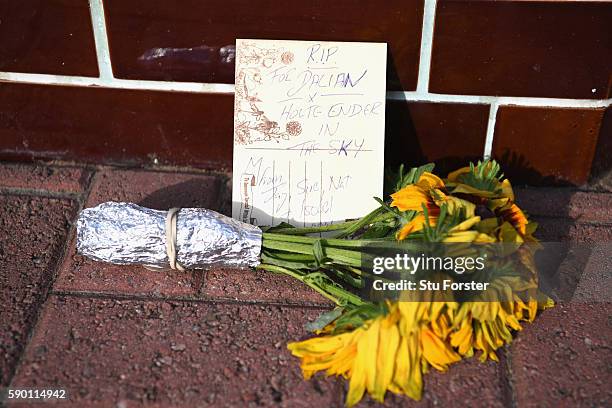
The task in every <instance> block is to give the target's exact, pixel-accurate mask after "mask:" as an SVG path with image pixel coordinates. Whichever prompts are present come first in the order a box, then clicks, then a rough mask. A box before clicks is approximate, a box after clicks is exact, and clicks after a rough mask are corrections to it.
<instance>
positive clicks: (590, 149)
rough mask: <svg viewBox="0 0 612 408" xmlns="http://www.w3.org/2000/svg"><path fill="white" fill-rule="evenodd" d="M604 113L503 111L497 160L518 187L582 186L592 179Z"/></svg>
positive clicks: (497, 135)
mask: <svg viewBox="0 0 612 408" xmlns="http://www.w3.org/2000/svg"><path fill="white" fill-rule="evenodd" d="M603 112H604V111H603V109H564V108H532V107H516V106H503V107H500V108H499V111H498V113H497V122H496V125H495V136H494V139H493V156H494V158H495V159H497V160H498V161H499V162H500V163H501V164H502V169H503V170H504V173H505V175H506V176H507V177H509V178H510V180H512V182H513V183H514V184H520V183H527V184H534V185H546V184H574V185H581V184H583V183H585V182H586V181H587V179H588V177H589V173H590V170H591V163H592V160H593V155H594V152H595V145H596V143H597V137H598V134H599V129H600V124H601V119H602V116H603Z"/></svg>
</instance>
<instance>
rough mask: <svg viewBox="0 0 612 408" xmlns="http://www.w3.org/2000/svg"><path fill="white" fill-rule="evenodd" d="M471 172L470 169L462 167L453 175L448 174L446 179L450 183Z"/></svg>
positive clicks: (452, 173)
mask: <svg viewBox="0 0 612 408" xmlns="http://www.w3.org/2000/svg"><path fill="white" fill-rule="evenodd" d="M469 172H470V167H469V166H468V167H462V168H460V169H459V170H455V171H453V172H451V173H448V176H447V177H446V178H447V179H448V180H449V181H457V180H458V179H459V176H460V175H462V174H466V173H469Z"/></svg>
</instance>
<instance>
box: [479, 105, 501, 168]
mask: <svg viewBox="0 0 612 408" xmlns="http://www.w3.org/2000/svg"><path fill="white" fill-rule="evenodd" d="M497 108H499V105H498V103H497V102H493V103H492V104H491V107H490V109H489V120H488V121H487V136H486V137H485V143H484V152H483V153H482V156H483V158H484V159H490V158H491V152H492V151H493V138H494V137H495V121H496V119H497Z"/></svg>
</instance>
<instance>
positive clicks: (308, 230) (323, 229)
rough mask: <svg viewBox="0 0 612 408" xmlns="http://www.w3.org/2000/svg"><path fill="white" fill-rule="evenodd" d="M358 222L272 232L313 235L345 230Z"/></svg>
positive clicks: (283, 229)
mask: <svg viewBox="0 0 612 408" xmlns="http://www.w3.org/2000/svg"><path fill="white" fill-rule="evenodd" d="M357 221H359V220H352V221H345V222H340V223H337V224H330V225H321V226H319V227H304V228H281V229H277V230H275V231H274V233H276V234H283V235H304V234H313V233H316V232H327V231H338V230H341V229H345V228H347V227H349V226H351V225H353V224H354V223H356V222H357Z"/></svg>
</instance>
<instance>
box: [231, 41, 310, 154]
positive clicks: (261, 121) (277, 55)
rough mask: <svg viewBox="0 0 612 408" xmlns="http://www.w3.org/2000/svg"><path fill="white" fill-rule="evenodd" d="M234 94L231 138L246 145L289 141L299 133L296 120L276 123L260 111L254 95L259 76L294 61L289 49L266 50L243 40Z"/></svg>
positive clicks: (256, 94) (238, 51)
mask: <svg viewBox="0 0 612 408" xmlns="http://www.w3.org/2000/svg"><path fill="white" fill-rule="evenodd" d="M237 54H238V56H237V60H238V67H239V68H238V69H237V70H236V71H237V72H236V91H235V92H236V95H235V100H234V141H235V143H236V144H241V145H250V144H253V143H256V142H259V141H271V140H275V141H277V142H278V141H280V140H289V139H290V138H292V137H297V136H299V135H300V133H302V125H301V124H300V122H298V121H295V120H294V121H289V122H287V123H286V124H280V125H279V123H278V122H277V121H274V120H271V119H270V118H269V117H268V115H266V113H265V112H264V110H263V108H262V106H261V102H262V100H261V99H260V98H259V96H258V89H259V88H260V87H261V86H262V84H263V78H262V77H263V76H266V75H268V74H269V71H270V70H272V69H274V68H275V67H276V65H278V64H282V65H290V64H291V63H292V62H293V60H294V55H293V53H292V52H291V51H285V50H283V49H282V48H270V49H266V48H263V47H259V46H257V45H255V44H253V43H245V44H244V45H243V46H242V47H241V48H240V49H239V50H237Z"/></svg>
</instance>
